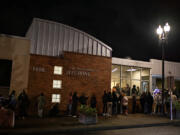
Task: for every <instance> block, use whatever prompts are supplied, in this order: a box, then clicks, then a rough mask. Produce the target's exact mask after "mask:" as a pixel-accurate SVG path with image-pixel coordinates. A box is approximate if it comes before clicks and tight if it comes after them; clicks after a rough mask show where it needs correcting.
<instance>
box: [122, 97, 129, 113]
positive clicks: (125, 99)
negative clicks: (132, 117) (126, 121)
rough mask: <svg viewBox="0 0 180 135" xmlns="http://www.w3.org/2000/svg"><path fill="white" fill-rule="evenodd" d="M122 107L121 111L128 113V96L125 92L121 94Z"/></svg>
mask: <svg viewBox="0 0 180 135" xmlns="http://www.w3.org/2000/svg"><path fill="white" fill-rule="evenodd" d="M122 107H123V113H124V114H125V115H128V98H127V96H126V94H123V98H122Z"/></svg>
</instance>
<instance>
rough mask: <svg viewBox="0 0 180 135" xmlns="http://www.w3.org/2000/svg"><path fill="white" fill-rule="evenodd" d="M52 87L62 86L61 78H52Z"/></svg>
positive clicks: (59, 87)
mask: <svg viewBox="0 0 180 135" xmlns="http://www.w3.org/2000/svg"><path fill="white" fill-rule="evenodd" d="M53 88H55V89H61V88H62V81H61V80H53Z"/></svg>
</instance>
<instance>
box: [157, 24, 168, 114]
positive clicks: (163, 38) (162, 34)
mask: <svg viewBox="0 0 180 135" xmlns="http://www.w3.org/2000/svg"><path fill="white" fill-rule="evenodd" d="M169 31H170V26H169V24H168V23H166V24H165V25H164V28H162V27H161V25H159V27H158V28H157V34H158V35H159V40H160V42H161V51H162V113H163V114H164V57H165V52H164V45H165V43H166V42H167V39H168V37H167V36H168V32H169Z"/></svg>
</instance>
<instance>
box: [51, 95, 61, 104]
mask: <svg viewBox="0 0 180 135" xmlns="http://www.w3.org/2000/svg"><path fill="white" fill-rule="evenodd" d="M60 101H61V95H60V94H52V103H60Z"/></svg>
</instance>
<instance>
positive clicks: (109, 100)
mask: <svg viewBox="0 0 180 135" xmlns="http://www.w3.org/2000/svg"><path fill="white" fill-rule="evenodd" d="M107 115H108V116H111V115H112V95H111V92H108V95H107Z"/></svg>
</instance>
